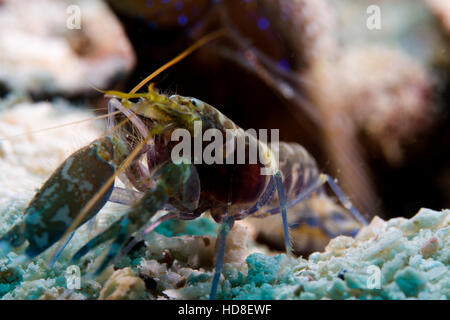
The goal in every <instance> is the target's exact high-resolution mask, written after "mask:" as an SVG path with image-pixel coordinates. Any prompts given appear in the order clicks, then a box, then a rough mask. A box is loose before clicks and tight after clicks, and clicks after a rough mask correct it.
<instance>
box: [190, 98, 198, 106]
mask: <svg viewBox="0 0 450 320" xmlns="http://www.w3.org/2000/svg"><path fill="white" fill-rule="evenodd" d="M191 103H192V104H193V105H194V107H198V101H197V99H191Z"/></svg>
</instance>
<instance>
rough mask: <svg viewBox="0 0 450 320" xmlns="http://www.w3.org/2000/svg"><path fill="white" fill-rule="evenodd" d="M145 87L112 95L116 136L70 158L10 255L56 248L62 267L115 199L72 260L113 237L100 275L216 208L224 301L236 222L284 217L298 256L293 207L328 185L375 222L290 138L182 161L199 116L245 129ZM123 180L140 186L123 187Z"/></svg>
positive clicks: (42, 194) (27, 218) (111, 131)
mask: <svg viewBox="0 0 450 320" xmlns="http://www.w3.org/2000/svg"><path fill="white" fill-rule="evenodd" d="M142 85H143V84H141V86H142ZM139 88H140V87H139V86H138V87H137V88H136V89H135V90H133V91H132V92H131V93H129V94H126V93H120V92H115V91H107V92H106V94H107V96H109V97H110V100H109V110H108V111H109V112H108V129H107V134H106V135H105V136H104V137H101V138H99V139H97V140H95V141H93V142H92V143H91V144H89V145H87V146H86V147H83V148H81V149H80V150H78V151H76V152H75V153H74V154H72V155H71V156H69V157H68V158H67V159H66V160H65V161H64V162H63V163H62V164H61V165H60V166H59V168H58V169H56V170H55V172H54V173H53V174H52V176H51V177H50V178H49V179H48V180H47V181H46V182H45V184H44V185H43V186H42V187H41V189H40V190H39V191H38V192H37V193H36V195H35V196H34V198H33V199H32V200H31V202H30V203H29V205H28V207H27V208H26V209H25V212H24V219H23V221H21V222H18V223H17V224H15V225H14V226H13V227H12V228H11V230H9V231H8V232H7V233H6V234H3V235H1V238H0V244H1V249H2V251H3V252H2V254H3V255H5V254H7V253H8V252H9V251H11V250H14V249H15V248H17V249H19V248H20V249H22V248H23V252H22V253H21V255H20V256H19V258H18V259H17V261H13V262H12V263H13V264H18V263H22V262H23V261H27V260H29V259H32V258H34V257H36V256H38V255H40V254H42V253H43V252H44V251H46V250H47V249H49V248H50V247H52V246H53V245H55V248H52V250H53V251H54V254H53V258H52V260H51V261H50V264H52V263H53V262H54V261H55V260H56V259H57V258H58V256H59V254H60V253H61V251H62V250H63V249H64V246H65V245H66V244H67V243H68V241H70V239H71V237H72V235H73V234H74V232H75V231H76V229H77V228H79V227H80V226H81V225H82V224H84V223H86V222H88V221H89V220H91V219H92V218H94V217H95V215H96V214H97V212H98V211H99V210H100V209H101V208H102V207H103V206H104V205H105V203H106V202H107V201H114V202H119V203H122V204H125V205H127V206H129V209H127V210H124V211H125V212H124V214H123V215H122V216H121V217H120V218H119V219H118V220H117V221H115V222H114V223H112V224H111V225H110V226H109V227H108V228H107V229H106V230H104V231H102V232H100V233H99V234H97V235H95V236H93V237H92V238H91V239H90V240H89V241H88V242H87V243H86V244H85V245H84V246H83V247H81V248H80V249H79V250H78V251H77V252H76V253H75V255H74V256H73V258H72V262H73V263H74V264H76V263H79V261H81V259H82V258H83V256H84V255H85V254H87V253H88V252H89V251H91V250H93V249H94V248H96V247H98V246H99V245H101V244H103V243H105V242H108V241H112V244H111V245H110V246H109V248H108V249H107V252H106V255H105V256H104V258H103V260H101V259H100V260H101V261H100V263H99V266H97V269H96V271H95V275H99V274H100V273H101V272H102V271H103V270H105V268H106V267H108V266H109V265H110V264H112V263H114V262H115V261H116V259H117V258H118V257H120V256H123V255H125V254H127V252H128V251H129V250H130V249H131V248H132V247H133V246H134V245H135V244H136V243H137V242H138V241H140V240H141V239H142V238H143V237H144V236H145V235H146V234H147V233H149V232H151V231H153V230H154V229H155V228H156V227H157V226H158V225H159V224H160V223H162V222H163V221H166V220H169V219H179V220H192V219H195V218H198V217H200V216H201V215H202V214H204V213H205V212H209V214H210V215H211V217H212V218H213V219H214V220H215V221H216V222H217V223H219V224H220V230H219V234H218V241H217V242H218V245H217V246H216V254H215V255H216V258H215V272H214V277H213V280H212V285H211V293H210V298H212V299H214V298H215V297H216V292H217V288H218V286H219V284H220V275H221V272H222V267H223V259H224V252H225V243H226V237H227V235H228V234H229V232H230V230H231V228H232V227H233V225H234V222H235V221H236V220H242V219H244V218H246V217H248V216H254V217H260V218H263V217H266V216H270V215H275V214H277V213H281V218H280V220H279V223H280V225H282V226H283V231H284V245H285V248H286V250H287V251H288V253H290V251H291V250H290V248H291V245H290V238H289V233H290V232H289V225H288V218H287V210H290V209H291V208H293V207H294V206H296V205H297V204H299V203H300V202H302V201H304V200H305V199H307V198H309V197H310V196H311V194H312V193H315V192H319V193H323V190H321V189H322V187H323V185H325V184H326V183H328V184H329V186H330V187H331V189H332V190H333V191H334V192H335V194H336V195H337V197H338V198H339V200H340V201H341V203H342V204H343V205H344V207H346V208H347V209H348V210H349V211H350V213H351V214H352V215H353V217H354V219H355V220H356V221H359V223H361V224H364V223H365V221H364V219H363V218H362V216H361V215H360V214H359V212H358V211H357V210H356V209H355V208H354V207H353V206H352V205H351V203H350V201H349V200H348V199H347V197H346V196H345V195H344V194H343V193H342V191H341V190H340V189H339V187H338V186H337V184H336V183H335V181H334V180H333V179H332V178H330V177H329V176H328V175H326V174H322V173H320V170H319V169H318V168H317V166H316V164H315V162H314V160H313V158H312V156H311V155H309V154H308V153H307V151H306V150H305V149H304V148H303V147H301V146H300V145H298V144H288V143H283V142H281V143H279V146H278V147H277V150H275V149H270V148H269V146H268V145H266V144H265V143H263V142H262V141H260V140H257V139H255V138H253V139H252V138H248V140H246V142H245V145H244V151H245V152H244V154H245V157H248V154H249V150H250V149H251V148H252V147H255V145H256V146H257V148H258V149H260V150H263V151H264V152H263V153H262V154H263V160H264V161H258V162H256V163H248V162H245V163H243V164H226V162H225V161H223V163H222V164H206V163H199V164H197V163H196V161H195V159H193V158H190V159H189V158H187V159H185V161H179V162H174V161H172V158H171V154H172V151H173V149H174V147H175V145H176V144H175V143H174V141H173V139H172V136H173V133H174V131H175V130H176V129H184V130H186V131H187V132H188V133H189V134H190V135H191V137H193V139H195V123H196V122H201V124H202V127H203V129H205V130H207V129H216V130H218V131H220V132H222V133H224V132H225V130H227V129H228V130H232V131H233V132H235V133H236V137H239V136H241V135H243V132H244V131H243V130H242V129H240V128H239V127H238V126H237V125H236V124H234V123H233V121H232V120H230V119H229V118H227V117H226V116H225V115H223V114H222V113H221V112H220V111H218V110H217V109H216V108H214V107H213V106H211V105H209V104H207V103H205V102H202V101H200V100H198V99H196V98H191V97H184V96H180V95H171V96H168V95H165V94H161V93H159V92H157V91H156V90H155V89H154V88H153V86H150V87H149V90H148V92H145V93H136V91H137V90H138V89H139ZM119 99H120V100H119ZM202 146H203V147H204V148H206V147H207V142H205V141H202ZM275 153H277V154H279V160H277V159H276V157H275V156H274V154H275ZM222 156H223V157H225V154H222ZM232 156H233V157H234V156H235V155H234V154H232ZM261 169H268V171H269V172H271V174H265V175H264V174H261ZM116 179H120V180H123V181H124V182H125V185H126V186H130V187H128V188H119V187H116V186H115V180H116ZM163 209H164V210H166V211H167V213H166V214H165V215H162V216H160V217H159V218H157V219H152V218H154V217H155V215H156V213H157V212H158V211H160V210H163ZM56 243H57V244H56Z"/></svg>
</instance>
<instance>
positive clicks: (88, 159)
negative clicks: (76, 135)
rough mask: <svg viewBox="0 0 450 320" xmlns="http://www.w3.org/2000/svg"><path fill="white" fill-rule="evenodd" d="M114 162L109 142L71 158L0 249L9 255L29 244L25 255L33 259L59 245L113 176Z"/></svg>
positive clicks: (102, 200)
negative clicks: (8, 252)
mask: <svg viewBox="0 0 450 320" xmlns="http://www.w3.org/2000/svg"><path fill="white" fill-rule="evenodd" d="M111 158H112V142H111V140H110V139H109V138H101V139H98V140H96V141H94V142H92V143H91V144H89V145H88V146H86V147H84V148H82V149H80V150H78V151H77V152H75V153H73V154H72V155H71V156H69V157H68V158H67V159H66V160H65V161H64V162H63V163H62V164H61V166H59V168H57V169H56V170H55V172H54V173H53V174H52V176H51V177H50V178H49V179H48V180H47V181H46V182H45V184H44V185H43V186H42V187H41V189H40V190H39V191H38V193H37V194H36V195H35V196H34V198H33V199H32V200H31V202H30V203H29V205H28V206H27V208H26V209H25V211H24V216H23V220H22V221H21V222H20V223H17V224H16V225H15V226H14V227H13V228H12V229H11V230H10V231H9V232H8V233H6V234H5V235H4V236H3V237H2V238H0V243H2V244H1V245H0V247H3V249H4V251H10V250H11V249H12V248H17V247H19V246H21V245H22V244H24V243H25V242H26V241H28V246H27V248H26V250H25V255H26V256H27V257H28V258H33V257H35V256H37V255H39V254H40V253H42V252H43V251H45V250H46V249H48V248H49V247H50V246H52V245H53V244H54V243H55V242H57V241H59V240H60V239H61V237H62V236H63V235H64V233H65V232H66V231H67V229H68V228H69V227H70V226H71V225H72V223H73V221H74V220H75V219H76V217H77V215H78V214H79V212H80V211H81V210H82V209H83V207H84V206H85V205H86V203H88V201H89V200H90V199H91V198H92V197H93V196H94V195H95V194H96V193H97V191H98V190H99V189H100V188H101V187H102V186H103V185H104V184H105V182H106V181H107V180H108V179H109V178H110V177H111V176H112V175H113V174H114V172H115V168H114V166H113V165H112V164H111ZM111 192H112V186H111V188H110V189H109V190H108V191H107V192H106V193H105V194H104V195H103V196H102V197H101V198H100V199H99V200H98V201H97V202H96V203H95V205H94V206H93V207H92V209H91V210H89V212H88V214H87V215H86V217H85V219H84V220H82V221H81V223H80V224H79V225H81V224H82V223H84V222H85V221H87V220H88V219H89V218H91V217H92V216H94V215H95V214H96V213H97V212H98V211H99V210H100V209H101V208H102V207H103V205H104V204H105V203H106V201H107V200H108V198H109V196H110V194H111ZM79 225H77V227H78V226H79Z"/></svg>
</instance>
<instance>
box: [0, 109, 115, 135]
mask: <svg viewBox="0 0 450 320" xmlns="http://www.w3.org/2000/svg"><path fill="white" fill-rule="evenodd" d="M118 113H120V111H115V112H113V113H108V114H104V115H101V116H97V117H92V118H88V119H82V120H78V121H73V122H69V123H63V124H60V125H57V126H53V127H48V128H42V129H38V130H34V131H28V132H24V133H20V134H16V135H13V136H7V137H4V138H0V141H4V140H10V139H14V138H18V137H22V136H26V135H28V134H36V133H41V132H45V131H50V130H54V129H60V128H64V127H67V126H72V125H75V124H80V123H83V122H88V121H94V120H100V119H104V118H107V117H109V116H111V115H115V114H118Z"/></svg>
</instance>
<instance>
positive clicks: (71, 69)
mask: <svg viewBox="0 0 450 320" xmlns="http://www.w3.org/2000/svg"><path fill="white" fill-rule="evenodd" d="M71 8H75V11H70V10H71ZM77 8H78V9H79V10H80V11H79V13H80V23H81V24H80V29H70V28H69V26H71V25H72V24H73V23H75V22H76V19H73V17H74V14H76V13H77V12H76V10H77ZM0 28H1V30H2V32H1V33H0V84H1V85H2V86H3V87H5V88H6V90H7V91H8V90H20V91H27V92H31V93H33V94H34V95H44V96H46V95H65V96H74V95H80V94H89V93H91V92H94V90H93V87H97V88H101V89H105V88H109V87H110V86H112V85H113V84H114V83H116V82H117V81H120V80H121V79H123V78H124V77H125V76H126V75H128V74H129V73H130V72H131V70H132V69H133V66H134V63H135V57H134V52H133V49H132V47H131V45H130V43H129V42H128V40H127V38H126V35H125V33H124V31H123V29H122V27H121V25H120V23H119V21H118V20H117V19H116V18H115V16H114V15H113V14H112V12H111V11H110V9H109V8H108V7H107V6H106V5H105V4H104V3H103V1H101V0H89V1H88V0H75V1H69V0H35V1H25V0H5V1H2V3H1V5H0Z"/></svg>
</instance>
